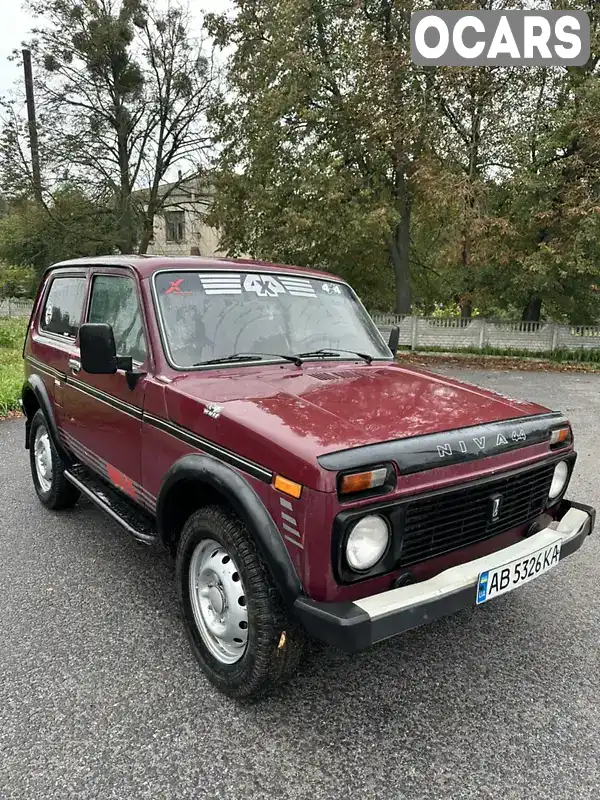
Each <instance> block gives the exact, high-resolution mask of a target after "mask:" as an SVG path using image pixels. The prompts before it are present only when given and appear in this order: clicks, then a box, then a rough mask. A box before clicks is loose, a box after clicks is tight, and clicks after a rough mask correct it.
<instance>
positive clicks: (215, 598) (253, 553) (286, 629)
mask: <svg viewBox="0 0 600 800" xmlns="http://www.w3.org/2000/svg"><path fill="white" fill-rule="evenodd" d="M176 576H177V589H178V593H179V599H180V603H181V608H182V612H183V617H184V620H185V623H186V628H187V632H188V635H189V638H190V641H191V644H192V649H193V651H194V654H195V656H196V658H197V659H198V661H199V663H200V666H201V667H202V669H203V671H204V672H205V673H206V675H207V676H208V678H209V679H210V680H211V681H212V683H213V684H214V685H215V686H217V687H218V688H219V689H220V690H221V691H222V692H224V693H225V694H228V695H229V696H231V697H238V698H242V697H250V696H253V695H259V694H261V693H263V692H264V691H266V690H267V689H269V688H270V687H271V686H273V685H275V684H278V683H281V682H283V681H284V680H286V679H288V678H289V677H290V676H291V675H292V674H293V672H294V670H295V668H296V666H297V664H298V661H299V660H300V657H301V655H302V652H303V650H304V645H305V634H304V631H303V629H302V628H301V626H300V625H299V624H298V623H297V622H296V621H295V620H293V619H292V618H291V617H290V616H289V614H288V613H287V612H286V610H285V608H284V606H283V603H282V601H281V598H280V597H279V593H278V592H277V590H276V589H275V587H274V586H273V584H272V582H271V579H270V577H269V575H268V573H267V571H266V569H265V566H264V564H263V562H262V560H261V558H260V556H259V554H258V552H257V550H256V546H255V544H254V541H253V540H252V538H251V536H250V534H249V532H248V530H247V529H246V527H245V526H244V525H243V523H242V522H241V521H240V520H239V519H238V518H237V517H236V516H235V515H233V514H232V513H230V512H229V511H226V510H225V509H223V508H220V507H217V506H211V507H208V508H204V509H201V510H200V511H197V512H195V513H194V514H192V516H191V517H190V518H189V519H188V521H187V523H186V524H185V527H184V529H183V532H182V535H181V539H180V542H179V546H178V549H177V565H176Z"/></svg>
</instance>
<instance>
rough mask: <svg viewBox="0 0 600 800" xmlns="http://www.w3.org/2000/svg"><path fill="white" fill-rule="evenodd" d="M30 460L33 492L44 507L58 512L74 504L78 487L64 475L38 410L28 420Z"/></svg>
mask: <svg viewBox="0 0 600 800" xmlns="http://www.w3.org/2000/svg"><path fill="white" fill-rule="evenodd" d="M29 460H30V465H31V477H32V478H33V485H34V487H35V491H36V492H37V496H38V497H39V499H40V501H41V502H42V503H43V504H44V505H45V506H46V508H51V509H54V510H56V511H58V510H59V509H61V508H71V507H72V506H74V505H75V503H76V502H77V500H78V498H79V490H78V489H76V488H75V487H74V486H73V484H72V483H69V481H68V480H67V479H66V478H65V475H64V469H65V468H64V464H63V462H62V459H61V457H60V455H59V454H58V451H57V449H56V447H55V446H54V442H53V440H52V436H51V435H50V432H49V430H48V423H47V421H46V417H45V416H44V412H43V411H41V409H40V410H38V411H36V412H35V415H34V417H33V419H32V420H31V427H30V430H29Z"/></svg>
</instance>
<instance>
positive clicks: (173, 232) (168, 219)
mask: <svg viewBox="0 0 600 800" xmlns="http://www.w3.org/2000/svg"><path fill="white" fill-rule="evenodd" d="M167 191H170V194H169V198H168V201H167V204H166V206H165V208H164V210H162V211H161V212H160V213H159V214H157V215H156V217H155V218H154V236H153V238H152V239H151V241H150V245H149V247H148V251H147V252H148V253H150V254H152V255H164V256H183V255H186V256H189V255H196V256H225V255H226V253H225V252H223V251H220V250H219V234H218V231H217V230H216V229H215V228H212V227H210V226H209V225H207V224H206V217H207V215H208V213H209V211H210V206H211V203H212V197H213V192H212V187H210V186H209V185H208V186H207V183H206V180H202V179H201V178H199V177H196V178H190V179H189V180H184V181H181V173H180V179H179V180H178V181H177V182H176V183H175V184H172V183H171V184H164V185H163V186H161V192H167Z"/></svg>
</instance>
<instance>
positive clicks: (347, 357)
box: [151, 264, 394, 372]
mask: <svg viewBox="0 0 600 800" xmlns="http://www.w3.org/2000/svg"><path fill="white" fill-rule="evenodd" d="M242 266H244V267H248V269H247V270H246V269H240V270H239V271H240V272H250V271H257V272H258V271H260V265H258V264H256V265H255V266H256V270H250V267H251V266H252V265H251V264H244V265H242ZM204 271H206V270H202V269H199V268H196V269H192V268H190V267H185V268H171V269H159V270H157V271H156V272H154V273H153V274H152V278H151V285H152V292H151V295H152V302H153V305H154V313H155V315H156V319H157V320H158V330H159V333H160V340H161V344H162V349H163V353H164V354H165V358H166V359H167V362H168V364H169V366H170V367H171V368H172V369H174V370H176V371H177V372H201V371H203V370H210V369H212V370H214V369H231V368H232V367H237V368H241V367H257V366H261V367H262V366H268V365H270V364H285V363H289V362H286V360H285V359H283V358H264V357H262V358H260V357H258V356H257V358H256V359H255V360H253V361H243V362H239V361H235V362H233V363H224V364H202V365H200V366H197V367H194V366H189V367H186V366H182V365H180V364H177V363H176V362H175V360H174V359H173V356H172V355H171V351H170V349H169V340H168V337H167V333H166V331H165V327H164V321H163V317H162V309H161V306H160V302H159V300H158V291H157V288H156V278H157V277H158V276H159V275H164V274H165V273H181V272H191V273H199V272H204ZM232 271H233V270H227V269H215V270H211V272H224V273H227V272H232ZM264 271H265V272H269V273H272V274H273V275H279V274H282V275H283V274H285V275H292V276H293V275H297V276H299V277H303V278H309V279H310V280H317V281H326V282H327V283H339V284H340V286H345V287H346V289H348V291H349V292H350V294H351V295H352V297H353V298H354V300H356V302H357V303H358V304H359V305H360V307H361V308H362V309H363V310H364V312H365V314H366V316H367V317H368V318H369V319H370V320H371V322H373V320H372V318H371V315H370V314H369V312H368V311H367V309H366V308H365V306H364V305H363V303H362V301H361V299H360V298H359V297H358V295H357V294H356V292H355V291H354V289H353V288H352V286H350V284H349V283H346V281H343V280H340V279H339V278H337V277H335V276H334V275H332V276H331V278H321V277H316V276H315V275H313V274H312V273H310V272H304V271H303V270H294V271H293V272H287V271H284V272H278V271H276V270H264ZM373 326H374V328H375V330H376V332H377V335H378V336H379V338H380V340H381V342H382V344H383V345H384V347H385V349H386V350H388V349H389V348H388V345H387V342H386V341H385V339H384V338H383V336H382V335H381V331H380V330H379V328H378V327H377V325H375V323H374V322H373ZM328 360H333V359H328V358H323V357H317V356H315V357H310V358H303V359H302V361H303V363H305V364H308V363H313V362H319V363H323V362H325V361H328ZM347 361H361V362H362V359H361V358H359V357H358V356H353V355H351V354H343V355H342V354H341V353H340V355H339V356H336V358H335V362H336V364H340V363H342V362H347ZM393 361H394V357H393V356H392V354H391V351H390V355H389V356H388V357H383V356H381V357H379V356H373V363H376V362H384V363H386V364H387V363H390V362H393ZM362 363H365V362H362ZM365 366H368V365H367V364H366V363H365Z"/></svg>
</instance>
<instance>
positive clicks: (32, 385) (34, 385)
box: [21, 373, 73, 464]
mask: <svg viewBox="0 0 600 800" xmlns="http://www.w3.org/2000/svg"><path fill="white" fill-rule="evenodd" d="M29 390H31V391H32V392H33V393H34V395H35V397H36V399H37V401H38V404H39V406H40V408H41V409H42V411H43V412H44V416H45V417H46V422H47V423H48V428H49V433H50V436H52V440H53V442H54V446H55V447H56V450H57V452H58V454H59V455H60V457H61V458H62V459H64V461H65V462H66V463H69V464H70V463H71V461H72V460H73V459H72V458H71V456H69V454H68V453H67V452H66V450H65V449H64V447H63V445H62V442H61V439H60V435H59V433H58V427H57V425H56V418H55V416H54V411H53V409H52V402H51V400H50V396H49V394H48V390H47V389H46V384H45V383H44V381H43V380H42V378H40V376H39V375H36V374H35V373H34V374H32V375H30V376H29V377H28V379H27V380H26V381H25V383H24V384H23V389H22V390H21V401H22V402H23V400H24V397H25V393H26V392H27V391H29ZM23 405H24V403H23ZM30 428H31V420H30V419H29V417H28V416H27V415H26V417H25V449H26V450H28V449H29V430H30Z"/></svg>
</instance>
